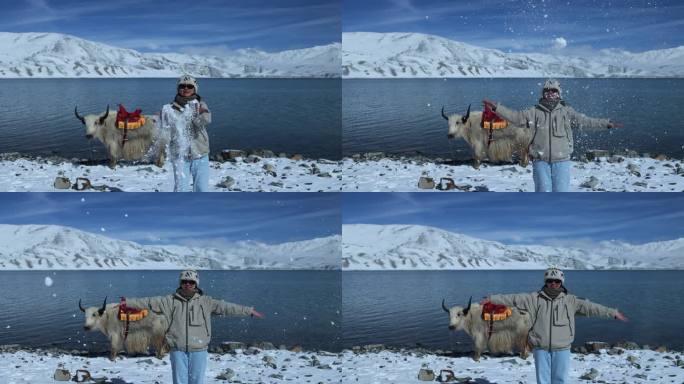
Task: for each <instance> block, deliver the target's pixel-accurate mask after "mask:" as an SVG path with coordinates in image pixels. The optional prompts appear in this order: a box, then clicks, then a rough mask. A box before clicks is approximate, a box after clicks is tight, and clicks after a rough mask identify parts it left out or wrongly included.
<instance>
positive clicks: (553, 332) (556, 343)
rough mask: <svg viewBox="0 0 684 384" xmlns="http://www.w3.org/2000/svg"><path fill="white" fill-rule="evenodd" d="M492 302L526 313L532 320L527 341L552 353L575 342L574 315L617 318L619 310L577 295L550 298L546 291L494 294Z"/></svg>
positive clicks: (563, 294)
mask: <svg viewBox="0 0 684 384" xmlns="http://www.w3.org/2000/svg"><path fill="white" fill-rule="evenodd" d="M489 299H490V300H491V301H492V302H493V303H496V304H504V305H508V306H511V307H515V308H518V309H521V310H523V311H527V312H528V313H529V314H530V316H531V320H532V327H531V328H530V334H529V336H528V339H529V341H530V344H531V345H532V346H533V347H534V348H542V349H546V350H549V351H555V350H560V349H567V348H570V345H571V344H572V342H573V341H574V340H575V334H576V330H575V315H576V314H578V315H583V316H595V317H605V318H614V317H615V315H616V314H617V312H618V311H617V309H614V308H608V307H604V306H603V305H600V304H596V303H592V302H591V301H589V300H584V299H580V298H578V297H577V296H575V295H568V294H565V293H561V294H560V295H558V297H556V298H555V299H553V300H552V299H551V298H550V297H549V296H548V295H546V293H544V292H543V291H539V292H534V293H521V294H512V295H492V296H491V297H490V298H489Z"/></svg>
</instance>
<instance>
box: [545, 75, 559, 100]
mask: <svg viewBox="0 0 684 384" xmlns="http://www.w3.org/2000/svg"><path fill="white" fill-rule="evenodd" d="M547 89H557V90H558V95H562V94H563V90H562V89H561V86H560V83H559V82H558V80H556V79H548V80H546V81H545V82H544V88H542V96H544V91H545V90H547Z"/></svg>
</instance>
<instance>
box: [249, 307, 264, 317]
mask: <svg viewBox="0 0 684 384" xmlns="http://www.w3.org/2000/svg"><path fill="white" fill-rule="evenodd" d="M249 315H250V316H252V317H257V318H259V319H263V318H264V315H263V314H262V313H260V312H257V310H256V309H252V312H251V313H250V314H249Z"/></svg>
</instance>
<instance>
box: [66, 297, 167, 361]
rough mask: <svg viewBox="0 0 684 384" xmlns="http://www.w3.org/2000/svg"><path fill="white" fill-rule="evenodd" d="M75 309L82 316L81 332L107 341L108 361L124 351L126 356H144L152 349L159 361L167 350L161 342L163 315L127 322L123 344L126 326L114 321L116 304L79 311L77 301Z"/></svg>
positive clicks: (116, 318) (163, 325) (121, 322)
mask: <svg viewBox="0 0 684 384" xmlns="http://www.w3.org/2000/svg"><path fill="white" fill-rule="evenodd" d="M105 302H106V299H105ZM79 307H80V308H81V311H84V312H85V323H84V324H83V329H85V330H86V331H94V330H98V331H100V332H102V333H103V334H104V335H105V336H107V338H108V339H109V342H110V344H111V352H110V355H109V356H110V357H109V358H110V359H111V360H115V359H116V356H117V354H118V353H119V352H120V351H121V350H122V349H124V348H125V350H126V352H127V353H128V354H129V355H138V354H140V355H142V354H148V353H149V349H150V348H153V349H154V351H155V355H156V356H157V358H159V359H161V358H163V357H164V355H165V354H166V352H168V350H169V348H168V345H167V344H166V340H165V338H164V336H165V333H166V329H167V328H168V320H167V319H166V317H164V316H163V315H160V314H156V313H154V312H152V311H150V312H149V314H148V315H147V316H146V317H145V318H144V319H142V320H139V321H131V322H130V323H129V327H128V337H126V340H125V341H124V327H125V325H126V322H125V321H120V320H119V319H118V312H119V305H118V304H109V305H107V306H106V307H104V306H103V307H102V308H97V307H89V308H83V307H81V303H80V301H79Z"/></svg>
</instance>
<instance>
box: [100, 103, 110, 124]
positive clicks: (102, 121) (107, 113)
mask: <svg viewBox="0 0 684 384" xmlns="http://www.w3.org/2000/svg"><path fill="white" fill-rule="evenodd" d="M107 116H109V104H107V112H105V114H104V116H102V117H100V125H102V124H103V123H104V121H105V119H106V118H107Z"/></svg>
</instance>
